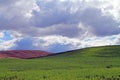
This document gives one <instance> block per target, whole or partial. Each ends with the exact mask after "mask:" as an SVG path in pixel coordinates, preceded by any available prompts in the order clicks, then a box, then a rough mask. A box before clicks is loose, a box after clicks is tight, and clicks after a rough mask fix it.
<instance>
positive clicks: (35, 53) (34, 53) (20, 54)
mask: <svg viewBox="0 0 120 80" xmlns="http://www.w3.org/2000/svg"><path fill="white" fill-rule="evenodd" d="M48 55H51V53H48V52H44V51H40V50H11V51H0V58H22V59H30V58H38V57H43V56H48Z"/></svg>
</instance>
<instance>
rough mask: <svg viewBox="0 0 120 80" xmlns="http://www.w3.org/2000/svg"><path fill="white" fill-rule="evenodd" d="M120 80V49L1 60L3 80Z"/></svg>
mask: <svg viewBox="0 0 120 80" xmlns="http://www.w3.org/2000/svg"><path fill="white" fill-rule="evenodd" d="M100 79H101V80H112V79H115V80H120V46H109V47H98V48H87V49H81V50H75V51H72V52H65V53H62V54H58V55H54V56H49V57H43V58H40V59H29V60H20V59H1V60H0V80H100Z"/></svg>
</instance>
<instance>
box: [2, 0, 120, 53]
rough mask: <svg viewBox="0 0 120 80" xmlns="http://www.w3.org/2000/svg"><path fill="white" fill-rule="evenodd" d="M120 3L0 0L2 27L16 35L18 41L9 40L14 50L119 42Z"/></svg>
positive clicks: (86, 0) (98, 0)
mask: <svg viewBox="0 0 120 80" xmlns="http://www.w3.org/2000/svg"><path fill="white" fill-rule="evenodd" d="M24 4H25V5H24ZM119 4H120V1H119V0H114V2H113V1H110V0H96V1H95V0H30V1H26V0H11V1H9V0H6V1H5V0H0V30H1V31H9V34H11V35H12V36H13V38H14V39H15V40H13V39H12V40H13V42H11V41H9V40H8V41H9V42H11V43H12V44H15V45H13V46H14V49H46V50H53V51H54V50H55V48H56V46H57V47H59V46H60V47H59V48H61V50H68V49H76V48H82V47H89V46H98V45H99V46H101V45H109V44H111V45H114V44H119V41H120V40H119V37H118V36H119V34H120V27H119V26H120V21H119V19H120V16H119V12H120V9H119ZM6 5H7V6H6ZM113 36H115V39H116V40H115V39H114V40H115V41H113V42H114V43H112V39H111V37H113ZM2 37H3V33H0V38H2ZM86 39H88V40H87V41H86ZM102 41H103V42H102ZM9 42H6V41H5V42H3V43H4V44H7V43H9ZM3 43H2V44H1V45H4V44H3ZM23 45H24V46H23ZM4 46H5V45H4ZM69 46H72V47H69ZM2 47H3V46H2ZM62 47H64V49H63V48H62ZM9 48H13V47H12V46H11V47H9ZM5 49H8V48H5ZM57 50H58V49H57V48H56V51H57ZM61 50H60V51H61Z"/></svg>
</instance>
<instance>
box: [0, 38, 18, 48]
mask: <svg viewBox="0 0 120 80" xmlns="http://www.w3.org/2000/svg"><path fill="white" fill-rule="evenodd" d="M15 42H16V39H13V40H9V41H2V42H0V50H9V49H12V48H13V47H15V46H16V44H15Z"/></svg>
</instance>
